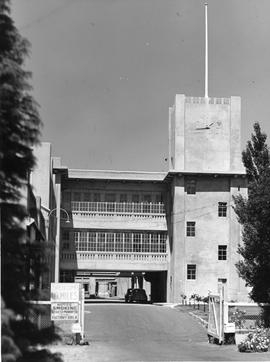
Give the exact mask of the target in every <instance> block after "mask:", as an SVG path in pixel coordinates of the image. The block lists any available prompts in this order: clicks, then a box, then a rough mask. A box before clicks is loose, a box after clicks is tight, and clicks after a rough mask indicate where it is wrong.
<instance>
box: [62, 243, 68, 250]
mask: <svg viewBox="0 0 270 362" xmlns="http://www.w3.org/2000/svg"><path fill="white" fill-rule="evenodd" d="M62 249H63V250H69V242H68V241H64V242H63V247H62Z"/></svg>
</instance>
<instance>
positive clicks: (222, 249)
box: [187, 245, 227, 279]
mask: <svg viewBox="0 0 270 362" xmlns="http://www.w3.org/2000/svg"><path fill="white" fill-rule="evenodd" d="M218 260H227V245H218ZM187 279H196V264H188V265H187Z"/></svg>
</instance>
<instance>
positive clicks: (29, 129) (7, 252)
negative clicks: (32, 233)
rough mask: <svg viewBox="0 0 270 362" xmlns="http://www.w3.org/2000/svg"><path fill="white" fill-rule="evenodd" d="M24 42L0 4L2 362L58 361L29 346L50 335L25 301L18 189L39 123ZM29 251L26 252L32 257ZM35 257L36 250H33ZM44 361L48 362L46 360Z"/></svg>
mask: <svg viewBox="0 0 270 362" xmlns="http://www.w3.org/2000/svg"><path fill="white" fill-rule="evenodd" d="M28 49H29V43H28V41H27V40H25V39H24V38H22V37H21V35H20V34H19V32H18V31H17V29H16V27H15V26H14V22H13V20H12V19H11V17H10V2H9V0H0V183H1V188H0V203H1V204H0V218H1V219H0V220H1V222H0V226H1V229H0V235H1V252H2V263H1V270H2V278H1V286H2V288H1V294H2V298H3V302H2V306H3V313H2V360H3V361H13V360H17V359H18V357H19V356H20V360H21V361H30V360H31V361H41V360H42V361H52V360H53V359H55V360H57V359H58V360H59V356H56V355H55V356H54V355H53V354H51V353H50V352H49V351H47V350H43V351H37V350H34V349H32V352H31V351H29V349H28V347H29V346H31V347H33V346H36V345H37V344H42V343H46V342H48V341H50V340H51V339H53V338H55V337H56V336H55V335H54V333H52V331H51V330H50V331H49V330H46V331H39V330H38V329H37V326H36V325H35V323H33V322H32V321H31V318H30V315H31V313H32V312H33V307H31V305H30V304H29V303H27V300H29V298H30V296H29V293H28V292H27V290H26V288H25V281H26V280H27V278H28V276H27V275H26V268H25V260H27V258H28V255H27V253H29V247H26V245H27V234H26V232H25V229H24V227H23V226H22V222H23V220H24V219H25V217H26V215H27V210H26V209H25V207H24V206H23V205H22V204H21V190H22V188H23V187H25V186H26V185H27V181H28V175H29V172H30V170H31V169H32V168H33V167H34V164H35V159H34V155H33V152H32V147H33V146H34V145H35V144H37V143H38V142H39V136H40V127H41V121H40V117H39V113H38V106H37V103H36V102H35V100H34V99H33V97H32V95H31V93H30V91H31V86H30V84H29V79H30V77H31V73H30V72H27V71H26V70H24V68H23V66H24V60H25V58H26V56H27V55H28ZM33 250H35V249H32V250H31V253H33ZM38 253H40V250H38ZM46 356H47V357H46Z"/></svg>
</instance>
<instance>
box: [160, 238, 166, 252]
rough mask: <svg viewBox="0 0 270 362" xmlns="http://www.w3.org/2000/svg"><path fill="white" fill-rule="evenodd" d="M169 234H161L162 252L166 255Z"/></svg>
mask: <svg viewBox="0 0 270 362" xmlns="http://www.w3.org/2000/svg"><path fill="white" fill-rule="evenodd" d="M166 245H167V234H160V252H161V253H166Z"/></svg>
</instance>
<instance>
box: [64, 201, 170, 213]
mask: <svg viewBox="0 0 270 362" xmlns="http://www.w3.org/2000/svg"><path fill="white" fill-rule="evenodd" d="M71 209H72V211H81V212H100V213H110V212H113V213H130V214H138V213H146V214H164V212H165V209H164V204H163V203H158V204H156V203H154V204H153V203H145V202H141V203H133V202H127V203H125V202H124V203H120V202H85V201H72V202H71Z"/></svg>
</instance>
